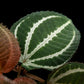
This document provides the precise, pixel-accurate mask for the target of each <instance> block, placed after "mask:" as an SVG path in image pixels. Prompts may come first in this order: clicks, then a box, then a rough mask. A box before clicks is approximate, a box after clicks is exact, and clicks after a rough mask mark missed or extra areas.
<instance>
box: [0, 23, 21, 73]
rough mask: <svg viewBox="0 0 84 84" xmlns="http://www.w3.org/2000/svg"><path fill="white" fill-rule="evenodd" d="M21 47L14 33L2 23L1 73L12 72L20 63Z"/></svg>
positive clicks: (0, 41)
mask: <svg viewBox="0 0 84 84" xmlns="http://www.w3.org/2000/svg"><path fill="white" fill-rule="evenodd" d="M19 58H20V48H19V44H18V42H17V40H16V39H15V37H14V35H13V34H12V33H11V32H10V31H9V30H8V29H7V28H6V27H5V26H3V25H2V24H0V73H7V72H10V71H11V70H12V69H13V68H14V67H15V65H16V64H17V63H18V61H19Z"/></svg>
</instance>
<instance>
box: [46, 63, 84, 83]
mask: <svg viewBox="0 0 84 84" xmlns="http://www.w3.org/2000/svg"><path fill="white" fill-rule="evenodd" d="M47 84H84V64H81V63H77V62H74V63H69V64H66V65H64V66H62V67H61V68H59V69H58V70H55V71H54V72H53V73H52V74H50V77H49V79H48V83H47Z"/></svg>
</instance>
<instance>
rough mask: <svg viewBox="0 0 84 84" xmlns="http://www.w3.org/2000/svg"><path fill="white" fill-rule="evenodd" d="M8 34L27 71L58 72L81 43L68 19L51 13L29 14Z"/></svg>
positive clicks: (78, 35) (77, 33) (78, 34)
mask: <svg viewBox="0 0 84 84" xmlns="http://www.w3.org/2000/svg"><path fill="white" fill-rule="evenodd" d="M11 31H12V32H13V34H14V35H15V37H16V38H17V39H18V41H19V44H20V47H21V57H20V60H19V62H21V63H22V66H23V67H24V68H26V69H28V70H32V69H36V68H44V69H48V70H53V69H56V68H59V67H60V66H62V65H64V64H65V63H66V62H67V61H69V60H70V58H71V57H72V55H73V54H74V53H75V51H76V50H77V48H78V45H79V42H80V32H79V31H78V30H77V28H76V27H75V26H74V24H73V22H72V21H71V19H69V18H68V17H66V16H64V15H62V14H60V13H57V12H53V11H41V12H35V13H31V14H28V15H27V16H25V17H23V18H21V19H20V20H19V21H17V22H16V23H15V24H14V25H13V26H12V27H11Z"/></svg>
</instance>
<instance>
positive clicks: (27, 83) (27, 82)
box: [14, 77, 37, 84]
mask: <svg viewBox="0 0 84 84" xmlns="http://www.w3.org/2000/svg"><path fill="white" fill-rule="evenodd" d="M14 82H16V83H17V84H37V83H36V82H35V81H34V80H32V79H30V78H26V77H20V78H16V79H15V80H14Z"/></svg>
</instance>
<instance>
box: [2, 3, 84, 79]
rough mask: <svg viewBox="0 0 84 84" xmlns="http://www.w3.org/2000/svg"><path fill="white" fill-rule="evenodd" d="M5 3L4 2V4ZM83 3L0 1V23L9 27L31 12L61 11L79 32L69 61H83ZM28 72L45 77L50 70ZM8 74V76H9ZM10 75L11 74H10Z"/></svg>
mask: <svg viewBox="0 0 84 84" xmlns="http://www.w3.org/2000/svg"><path fill="white" fill-rule="evenodd" d="M4 3H5V4H4ZM83 8H84V5H83V4H82V2H77V1H76V2H73V1H72V2H71V1H67V2H64V3H63V2H62V1H59V2H56V1H55V2H54V1H47V2H45V1H44V2H43V1H37V2H34V1H31V2H24V1H23V2H21V1H20V2H14V1H11V3H9V4H7V3H6V2H3V3H1V5H0V23H3V24H4V25H6V26H7V27H8V28H9V29H10V27H11V26H12V25H13V23H15V22H16V21H17V20H19V19H20V18H21V17H23V16H25V15H27V14H30V13H32V12H36V11H46V10H50V11H55V12H59V13H62V14H64V15H66V16H67V17H69V18H70V19H72V21H73V23H74V25H75V26H76V27H77V29H78V30H79V31H80V33H81V40H80V45H79V47H78V49H77V51H76V53H75V54H74V55H73V57H72V59H71V60H70V62H71V61H72V62H81V63H84V44H83V42H84V27H83V25H84V21H83V19H84V16H83V12H84V9H83ZM30 73H34V74H36V75H39V76H40V77H42V78H44V79H46V78H47V74H49V73H50V72H49V71H47V70H45V71H44V70H43V69H41V70H33V71H30ZM11 74H14V72H11V73H10V75H11ZM10 75H9V76H10ZM10 77H11V76H10Z"/></svg>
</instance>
